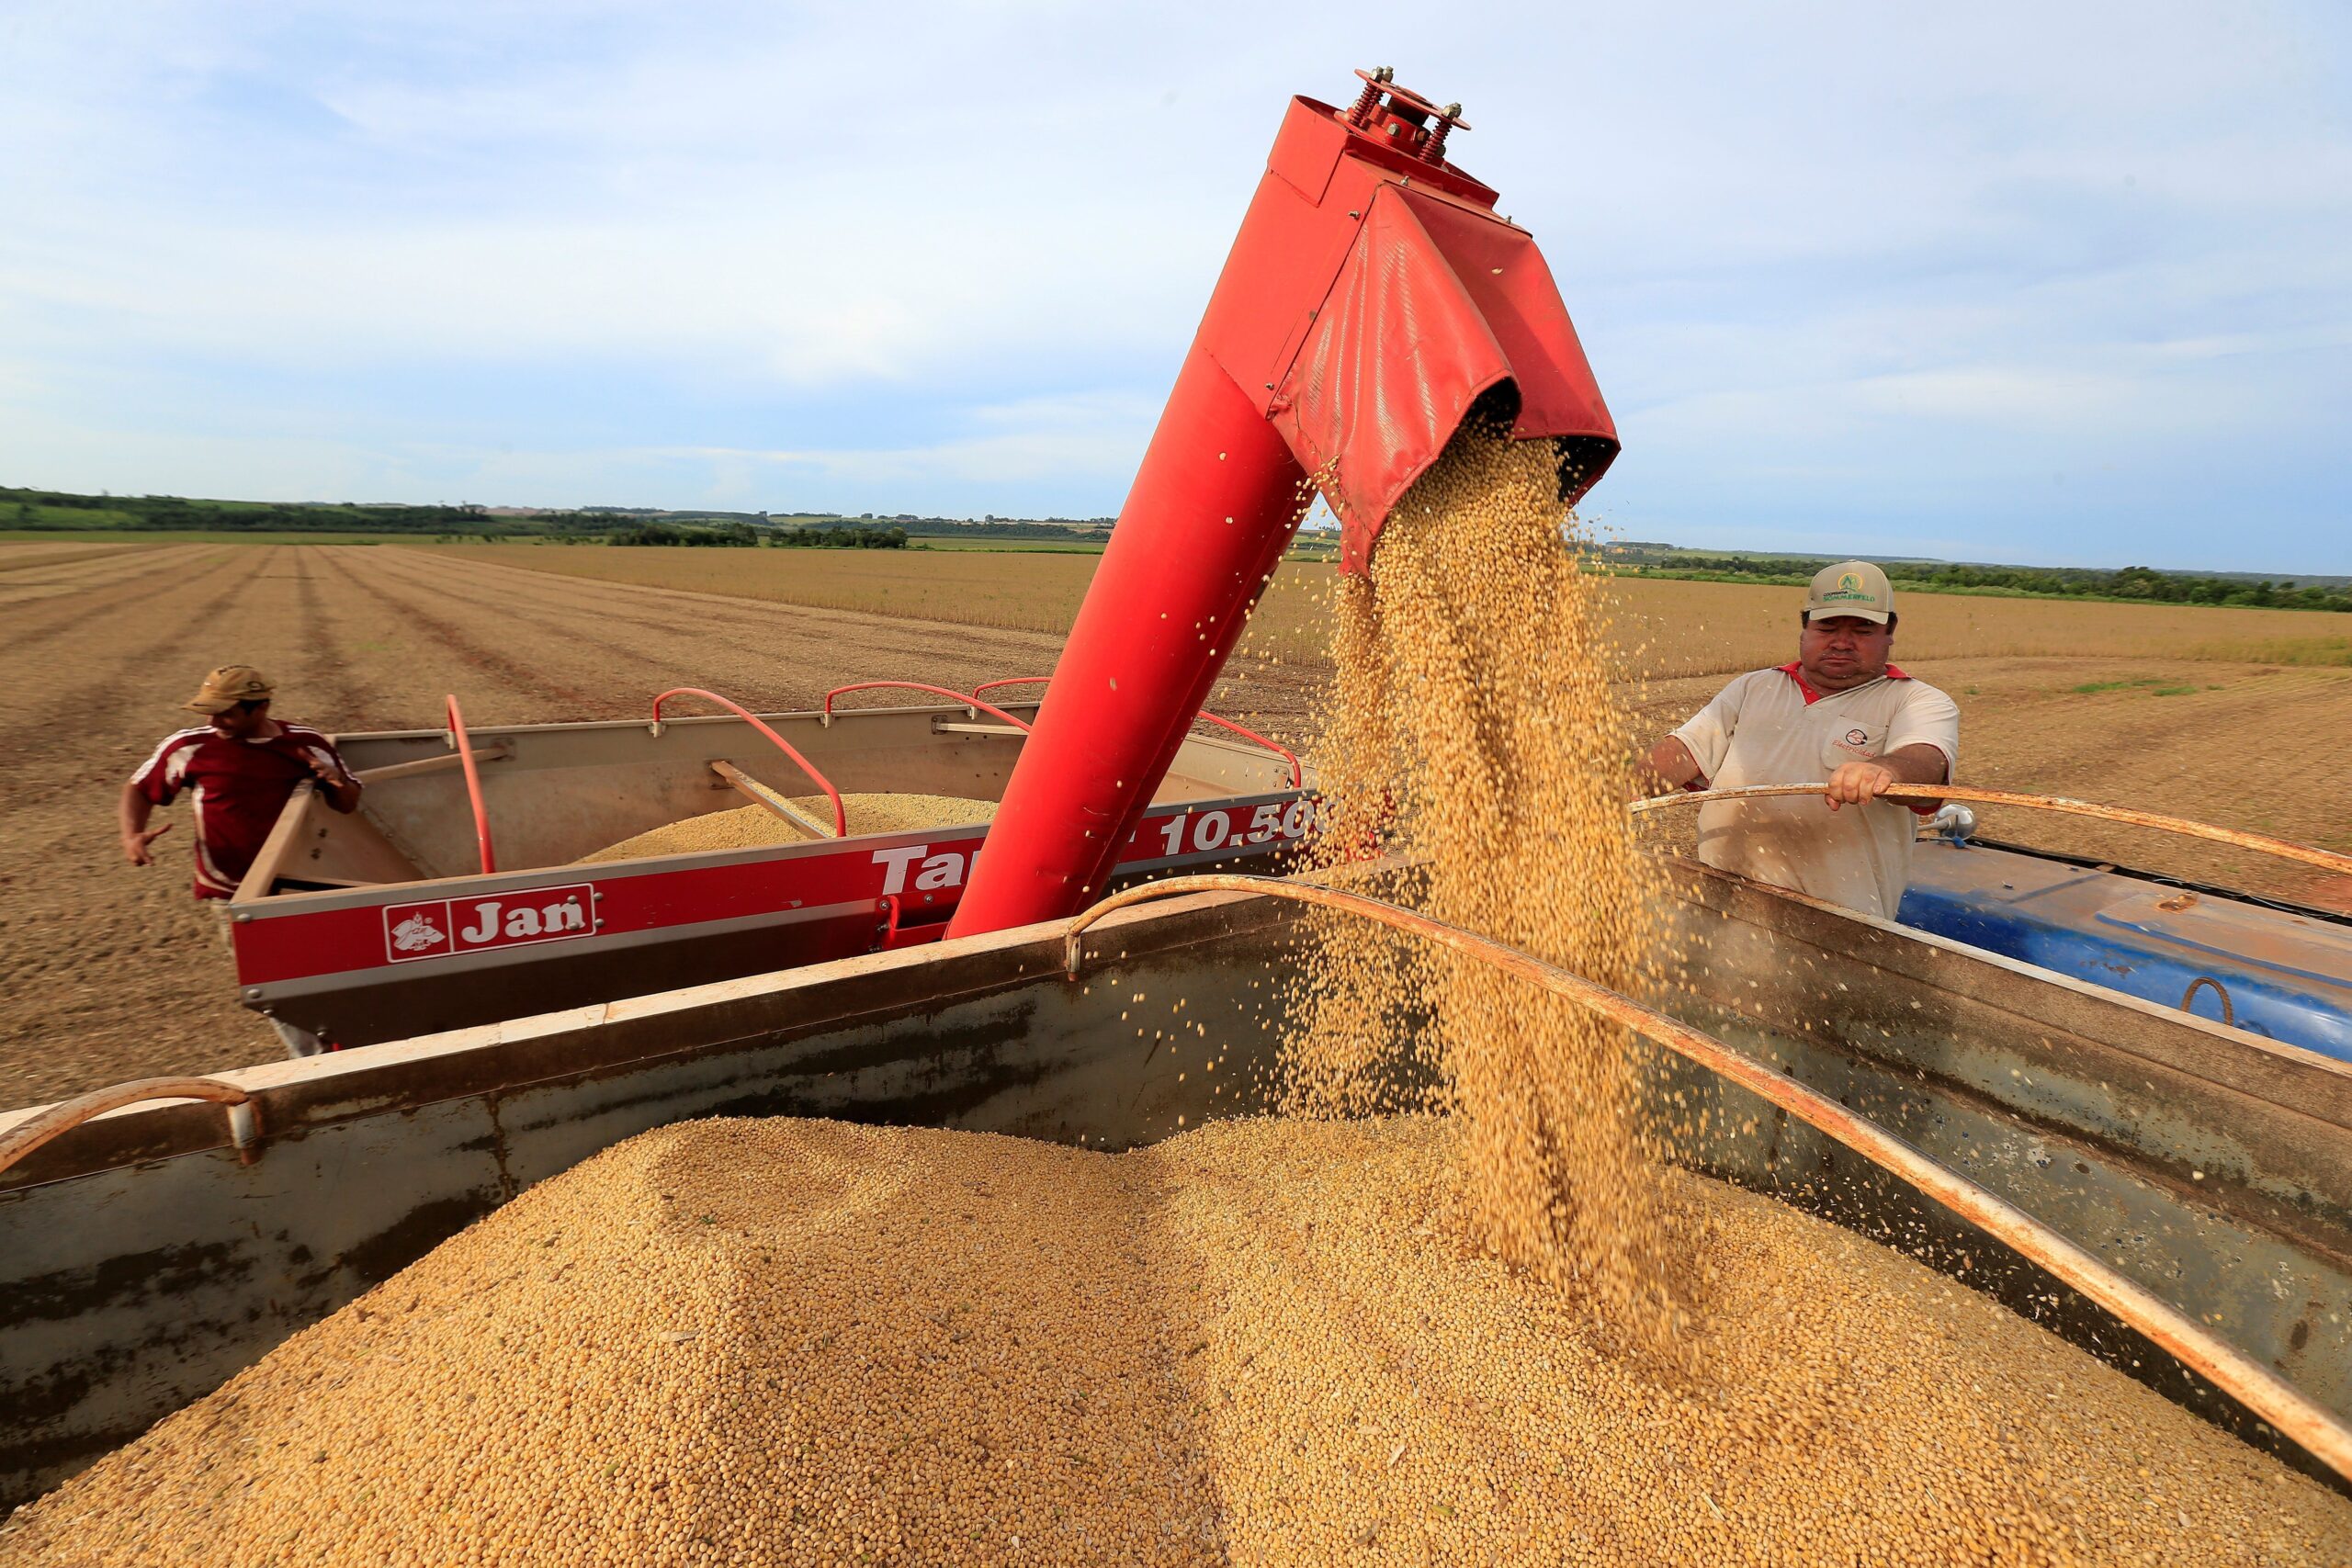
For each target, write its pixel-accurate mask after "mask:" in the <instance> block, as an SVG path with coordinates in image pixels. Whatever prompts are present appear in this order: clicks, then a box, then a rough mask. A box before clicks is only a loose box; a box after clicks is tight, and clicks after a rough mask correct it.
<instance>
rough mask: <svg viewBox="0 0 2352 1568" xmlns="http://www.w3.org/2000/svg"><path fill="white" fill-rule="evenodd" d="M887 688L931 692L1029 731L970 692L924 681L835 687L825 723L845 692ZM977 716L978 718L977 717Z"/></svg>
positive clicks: (827, 698)
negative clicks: (837, 700) (951, 689)
mask: <svg viewBox="0 0 2352 1568" xmlns="http://www.w3.org/2000/svg"><path fill="white" fill-rule="evenodd" d="M886 686H895V687H898V688H900V689H902V690H905V691H909V692H929V693H930V694H932V695H933V696H936V697H946V698H949V699H950V700H952V701H955V702H958V703H961V704H963V705H964V706H965V707H966V708H967V709H972V708H977V709H978V710H979V712H980V713H985V714H988V715H989V716H992V717H996V718H1001V719H1002V720H1004V722H1005V723H1007V724H1009V725H1011V726H1012V728H1015V729H1018V730H1020V731H1021V732H1022V733H1023V734H1024V735H1025V734H1027V733H1028V731H1029V724H1028V721H1027V720H1025V719H1018V718H1015V717H1013V716H1012V715H1011V714H1009V713H1007V712H1005V711H1004V710H1003V709H1002V708H1001V707H999V706H997V705H995V704H994V703H984V702H982V701H980V699H979V698H978V697H977V696H975V695H973V694H971V693H969V692H954V691H950V690H948V689H947V688H946V687H945V686H933V685H930V684H928V683H927V682H922V681H854V682H851V683H850V684H848V685H846V686H835V687H834V688H833V689H832V690H831V691H830V692H827V693H826V694H825V722H826V723H827V724H831V723H832V722H833V699H834V698H835V697H838V696H840V695H841V694H842V693H843V692H873V691H879V690H881V689H882V688H884V687H886ZM976 716H977V715H976Z"/></svg>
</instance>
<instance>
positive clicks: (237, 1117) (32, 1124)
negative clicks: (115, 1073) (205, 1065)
mask: <svg viewBox="0 0 2352 1568" xmlns="http://www.w3.org/2000/svg"><path fill="white" fill-rule="evenodd" d="M142 1100H209V1101H210V1102H211V1103H213V1104H215V1105H225V1106H227V1107H228V1108H229V1142H230V1144H231V1145H232V1146H234V1147H235V1148H236V1150H237V1153H238V1156H239V1157H240V1158H242V1159H243V1161H244V1162H245V1163H246V1164H248V1165H250V1164H252V1163H253V1148H254V1141H255V1140H256V1138H258V1136H259V1135H260V1128H259V1125H258V1123H257V1122H256V1120H255V1118H254V1107H253V1097H252V1096H250V1095H248V1094H247V1093H246V1092H245V1091H244V1090H243V1089H239V1088H238V1087H237V1086H236V1085H235V1084H232V1083H223V1082H221V1081H220V1079H219V1078H186V1077H182V1078H133V1079H131V1080H130V1082H129V1083H119V1084H115V1085H113V1086H111V1087H109V1088H107V1089H92V1090H91V1091H90V1092H89V1093H87V1094H77V1095H75V1096H74V1098H73V1099H71V1100H59V1101H58V1102H57V1103H56V1104H55V1105H52V1106H51V1107H50V1108H49V1109H48V1110H46V1111H35V1112H34V1113H33V1114H32V1115H30V1116H28V1117H26V1118H25V1119H24V1120H23V1121H21V1122H17V1124H16V1125H15V1126H13V1127H11V1128H9V1129H8V1130H7V1131H6V1132H5V1133H0V1170H6V1169H7V1168H9V1167H10V1166H12V1165H14V1164H16V1163H17V1161H18V1160H20V1159H22V1158H24V1157H25V1156H27V1155H28V1154H31V1153H32V1152H33V1151H34V1150H35V1149H37V1148H40V1146H41V1145H43V1144H46V1143H48V1142H50V1141H51V1139H53V1138H57V1137H61V1136H62V1135H63V1134H67V1133H70V1132H72V1131H73V1130H74V1128H76V1127H78V1126H80V1125H81V1124H82V1123H83V1122H87V1121H88V1120H90V1118H92V1117H93V1116H103V1115H105V1114H106V1113H107V1111H119V1110H121V1109H122V1108H123V1107H124V1106H126V1105H137V1104H139V1103H140V1102H141V1101H142Z"/></svg>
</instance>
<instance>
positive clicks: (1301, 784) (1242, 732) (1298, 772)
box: [1197, 708, 1306, 789]
mask: <svg viewBox="0 0 2352 1568" xmlns="http://www.w3.org/2000/svg"><path fill="white" fill-rule="evenodd" d="M1197 717H1200V718H1204V719H1207V720H1208V721H1209V722H1210V723H1211V724H1215V725H1221V726H1223V727H1224V728H1227V729H1230V730H1231V731H1233V733H1234V734H1236V735H1238V736H1240V737H1241V738H1242V739H1245V740H1254V741H1256V742H1257V743H1258V744H1259V745H1261V746H1263V747H1264V748H1265V749H1266V750H1269V751H1272V753H1274V755H1276V756H1277V757H1280V758H1281V759H1282V760H1283V761H1285V762H1288V763H1289V764H1290V787H1291V788H1293V789H1304V788H1306V767H1305V766H1304V765H1302V764H1301V763H1300V761H1299V760H1298V753H1297V752H1295V751H1293V750H1291V749H1290V748H1289V747H1287V746H1284V745H1283V744H1282V743H1280V742H1279V741H1274V740H1269V739H1266V738H1265V737H1264V736H1262V735H1261V734H1259V733H1258V732H1257V731H1256V730H1254V729H1247V728H1243V727H1242V726H1240V725H1238V724H1236V723H1234V722H1233V721H1232V720H1231V719H1229V718H1226V717H1223V716H1220V715H1217V714H1213V713H1211V712H1209V710H1208V709H1206V708H1203V709H1202V710H1201V711H1200V713H1199V714H1198V715H1197Z"/></svg>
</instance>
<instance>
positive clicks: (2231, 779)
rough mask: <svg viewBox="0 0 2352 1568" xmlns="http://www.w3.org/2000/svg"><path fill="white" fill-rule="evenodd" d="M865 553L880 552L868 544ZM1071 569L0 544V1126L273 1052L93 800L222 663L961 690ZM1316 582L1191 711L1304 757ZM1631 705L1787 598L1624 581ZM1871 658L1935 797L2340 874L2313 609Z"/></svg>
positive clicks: (176, 873) (563, 714)
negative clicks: (1205, 706)
mask: <svg viewBox="0 0 2352 1568" xmlns="http://www.w3.org/2000/svg"><path fill="white" fill-rule="evenodd" d="M886 554H887V555H888V557H889V558H887V559H886V558H882V557H883V556H884V555H886ZM1093 565H1094V559H1093V558H1091V557H1083V556H1047V555H1039V554H1035V553H1028V552H1022V553H1012V552H1007V553H1001V554H980V553H974V554H966V553H960V552H945V551H940V552H918V553H910V554H907V555H904V556H901V555H899V553H898V552H847V551H842V552H835V551H821V552H820V551H800V550H795V551H790V552H786V551H783V550H761V551H751V550H695V549H610V548H603V547H572V548H564V547H527V546H492V547H408V546H372V547H365V546H350V545H310V544H297V545H242V544H221V543H210V542H193V541H191V542H179V541H163V542H153V543H140V544H109V543H100V542H93V541H88V540H57V541H47V540H44V541H38V542H29V543H0V651H5V652H6V655H7V656H8V667H9V668H10V669H11V671H14V672H15V675H14V678H13V679H12V680H10V681H9V682H5V683H0V728H5V729H6V735H7V745H6V750H5V751H0V1105H24V1104H30V1103H37V1102H40V1101H42V1100H51V1099H55V1098H58V1097H60V1096H62V1095H65V1094H69V1093H73V1092H75V1091H77V1090H80V1089H87V1088H91V1087H94V1086H96V1085H98V1084H102V1083H107V1082H111V1081H114V1080H117V1079H120V1078H126V1077H139V1076H142V1075H145V1074H151V1073H163V1072H204V1071H212V1070H218V1069H220V1068H224V1067H229V1066H241V1065H243V1064H246V1063H249V1062H253V1061H256V1060H262V1059H266V1058H267V1057H269V1056H271V1055H275V1054H276V1053H277V1043H276V1040H275V1038H274V1037H273V1036H272V1035H270V1034H269V1032H268V1031H267V1030H266V1027H265V1026H264V1025H263V1024H262V1023H261V1021H259V1020H258V1019H256V1018H254V1016H253V1015H251V1014H249V1013H247V1012H245V1011H244V1010H243V1009H241V1008H239V1007H238V1006H236V1004H235V1002H234V1000H233V995H232V987H231V985H230V973H229V967H228V954H227V952H226V949H225V947H224V946H223V945H222V943H221V942H220V938H219V936H218V934H217V932H216V931H215V930H214V927H213V923H212V920H211V919H210V917H209V914H208V913H207V912H205V911H203V910H201V909H199V908H197V907H196V906H195V905H194V904H193V902H192V901H191V900H190V899H189V897H188V896H187V863H186V857H187V838H186V835H187V823H186V820H185V818H186V812H185V810H184V808H181V807H174V808H172V809H171V810H169V811H167V812H164V813H161V814H159V818H158V819H159V820H174V821H175V823H176V825H175V829H174V830H173V832H172V833H171V834H169V835H167V836H166V837H165V838H164V839H163V840H161V841H160V842H159V844H158V845H157V848H158V850H159V852H161V858H160V861H159V863H158V864H157V865H155V866H153V867H150V868H147V869H144V870H139V869H134V868H132V867H130V866H128V865H126V864H125V863H123V861H122V859H121V855H120V852H119V850H118V848H117V846H116V835H115V829H114V808H115V799H116V796H117V794H118V793H119V789H120V787H121V783H122V781H123V779H124V778H125V777H127V776H128V775H129V774H130V772H131V771H132V770H133V769H134V768H135V767H137V766H138V764H139V763H140V761H141V760H142V759H143V758H144V757H145V756H146V754H147V752H148V751H149V750H152V749H153V746H154V744H155V743H156V741H157V740H158V739H161V738H162V737H163V736H164V735H165V734H168V733H170V732H171V731H172V730H174V729H177V728H183V727H184V725H185V723H186V722H187V716H185V715H184V714H183V713H182V712H181V711H180V709H179V708H178V706H177V705H178V704H179V703H180V702H181V701H182V700H183V699H184V698H185V696H186V695H187V693H188V692H189V691H190V690H192V689H193V688H194V685H195V683H196V682H197V680H198V677H199V676H200V675H201V674H202V672H203V671H205V670H206V669H208V668H209V667H211V666H213V665H216V664H220V663H227V662H231V661H244V662H250V663H253V664H255V665H258V666H259V667H260V668H262V669H263V670H264V671H266V672H268V673H269V675H270V676H271V677H272V678H273V679H274V680H275V681H276V682H277V685H278V690H279V693H280V696H279V700H278V709H279V711H280V712H281V713H282V714H283V715H284V716H288V717H292V718H298V719H301V720H303V721H305V722H309V723H312V724H316V725H318V726H319V727H320V728H325V729H328V730H364V729H386V728H406V727H424V726H437V725H438V723H439V722H440V720H439V712H440V705H441V699H442V695H443V694H445V693H447V692H453V691H454V692H456V693H457V694H459V696H460V697H461V698H462V699H463V700H464V702H465V705H466V709H467V713H468V716H469V718H471V719H475V720H476V721H477V722H481V723H488V724H499V723H517V722H524V721H530V720H553V719H564V718H616V717H624V716H638V715H639V714H641V713H642V712H643V711H644V705H645V703H646V701H647V699H648V698H649V697H650V695H651V694H653V693H655V692H657V691H660V690H662V689H663V688H664V687H667V686H673V685H679V684H694V685H704V686H709V687H711V688H713V689H715V690H718V691H721V692H725V693H727V694H729V695H730V696H733V697H735V698H737V699H738V700H739V701H741V702H744V703H746V704H748V705H752V706H753V707H755V708H759V709H764V710H774V709H780V708H793V707H800V706H806V705H813V704H814V703H815V701H816V700H817V699H819V698H820V696H821V695H822V694H823V693H824V691H825V690H826V689H827V688H829V687H831V686H834V685H838V684H842V683H843V682H850V681H857V680H876V679H906V680H920V681H928V682H936V683H939V684H944V685H950V686H956V687H962V688H968V686H969V684H970V683H971V682H978V681H982V680H988V679H991V678H994V677H997V676H1002V675H1025V674H1042V673H1046V672H1047V671H1050V670H1051V668H1052V665H1053V661H1054V658H1055V655H1056V652H1057V649H1058V646H1059V642H1060V634H1061V632H1062V630H1063V628H1064V627H1066V626H1067V625H1068V624H1069V615H1070V613H1071V612H1072V611H1073V610H1074V609H1075V607H1076V604H1077V602H1078V599H1079V597H1080V594H1082V593H1083V592H1084V587H1085V582H1086V580H1087V577H1088V575H1089V574H1090V573H1091V570H1092V569H1093ZM1328 581H1329V568H1326V567H1321V566H1317V565H1311V564H1306V563H1295V564H1294V565H1293V566H1291V567H1288V568H1285V569H1284V572H1283V577H1282V578H1281V579H1279V580H1278V581H1277V584H1276V586H1275V589H1274V590H1273V591H1272V592H1270V593H1269V595H1268V598H1267V602H1266V604H1265V607H1264V609H1263V611H1262V612H1261V624H1260V625H1259V626H1256V627H1254V628H1253V631H1252V634H1251V636H1250V638H1249V639H1248V640H1247V641H1246V642H1245V644H1244V647H1243V650H1242V653H1241V654H1240V655H1239V656H1238V658H1237V659H1236V660H1235V661H1234V663H1233V665H1232V666H1231V667H1230V668H1229V670H1228V675H1227V681H1226V682H1224V684H1223V685H1221V686H1220V688H1219V690H1218V693H1217V694H1216V705H1217V707H1218V709H1219V711H1221V712H1225V713H1228V714H1231V715H1233V716H1238V717H1244V718H1245V719H1247V720H1248V721H1249V722H1251V723H1254V724H1259V725H1261V727H1262V728H1268V729H1269V730H1271V731H1272V732H1274V733H1276V734H1278V735H1281V736H1283V737H1284V738H1286V739H1303V738H1304V737H1305V735H1306V731H1307V728H1308V716H1309V714H1310V711H1311V709H1312V707H1313V705H1314V702H1315V700H1316V695H1317V692H1318V690H1319V689H1320V686H1321V683H1322V681H1323V679H1324V677H1325V675H1326V673H1327V670H1326V666H1325V663H1324V656H1323V642H1322V629H1321V603H1322V588H1323V585H1324V584H1325V583H1327V582H1328ZM1623 593H1624V598H1623V612H1622V614H1621V615H1620V626H1621V633H1620V637H1621V642H1622V644H1623V662H1624V667H1625V674H1626V680H1627V685H1628V696H1629V699H1630V701H1631V702H1632V703H1633V705H1634V708H1635V711H1636V713H1637V715H1638V717H1639V722H1640V724H1641V725H1642V726H1643V727H1644V728H1655V729H1662V728H1666V727H1667V726H1668V725H1671V724H1672V723H1675V722H1678V721H1679V719H1680V717H1681V716H1684V715H1685V714H1687V713H1688V712H1689V711H1690V710H1691V709H1692V708H1694V707H1695V706H1697V705H1699V704H1700V703H1702V702H1703V701H1704V700H1705V699H1706V697H1707V696H1708V695H1710V694H1712V693H1713V690H1714V689H1715V687H1716V685H1717V684H1719V683H1720V681H1721V679H1722V677H1723V676H1724V675H1725V674H1728V673H1731V672H1733V671H1739V670H1746V669H1751V668H1756V667H1758V666H1761V665H1766V664H1773V663H1780V662H1782V661H1784V660H1787V659H1789V658H1791V657H1792V656H1793V637H1792V631H1793V623H1794V616H1795V605H1796V603H1797V591H1796V590H1793V589H1787V588H1773V587H1760V586H1758V587H1751V586H1746V585H1737V584H1717V583H1699V582H1661V581H1636V582H1629V583H1626V584H1624V585H1623ZM1904 610H1905V621H1904V626H1903V628H1902V631H1901V633H1900V635H1899V637H1898V639H1897V644H1898V648H1897V658H1898V660H1900V661H1901V662H1903V664H1904V665H1905V668H1906V669H1909V670H1910V671H1913V672H1914V673H1915V674H1917V675H1918V676H1920V677H1921V678H1923V679H1927V680H1930V681H1933V682H1936V683H1938V684H1939V685H1941V686H1943V687H1945V688H1946V689H1947V690H1949V691H1950V692H1951V693H1952V694H1953V695H1954V696H1955V697H1956V698H1957V699H1958V700H1959V702H1960V705H1961V709H1962V724H1963V728H1962V778H1963V779H1964V780H1965V781H1966V782H1971V783H1976V784H1987V785H1992V786H1995V787H2001V788H2010V789H2018V790H2025V791H2031V792H2040V793H2052V794H2062V795H2075V796H2080V797H2083V798H2087V799H2093V800H2101V801H2108V802H2111V803H2114V804H2117V805H2124V806H2136V807H2143V808H2146V809H2151V810H2156V811H2168V812H2172V813H2174V814H2177V815H2181V816H2187V817H2194V818H2201V819H2203V820H2208V821H2213V822H2220V823H2223V824H2226V825H2230V826H2236V827H2244V828H2251V829H2256V830H2259V831H2264V832H2269V833H2274V834H2278V835H2279V836H2282V837H2287V838H2292V839H2300V840H2304V841H2307V842H2313V843H2319V844H2324V845H2326V846H2328V847H2330V848H2335V849H2339V850H2352V782H2347V781H2352V668H2346V667H2345V664H2346V660H2352V641H2347V639H2346V635H2345V634H2346V631H2352V628H2339V626H2338V625H2337V618H2336V617H2333V616H2327V615H2312V614H2297V613H2294V612H2285V611H2239V610H2206V609H2186V608H2161V607H2141V606H2135V605H2120V604H2051V603H2045V602H2039V601H2030V600H2004V599H1989V598H1960V597H1928V596H1924V595H1922V596H1914V597H1912V598H1911V599H1910V600H1909V601H1908V602H1907V603H1906V604H1905V606H1904ZM2013 816H2014V819H2012V818H2010V817H1996V818H1994V819H1993V820H1992V821H1991V822H1989V823H1988V830H1991V831H1995V832H1996V833H1998V834H1999V835H2000V836H2004V837H2008V838H2013V839H2020V840H2029V841H2035V842H2041V843H2046V844H2050V845H2052V846H2053V847H2061V848H2070V849H2075V850H2078V851H2082V852H2089V853H2097V854H2100V855H2104V856H2109V857H2112V858H2116V859H2120V860H2125V861H2129V862H2131V863H2139V864H2154V865H2158V866H2161V867H2163V868H2165V869H2168V870H2175V871H2180V872H2185V873H2189V874H2201V875H2204V876H2208V877H2211V878H2213V879H2216V880H2222V881H2228V882H2233V883H2237V884H2240V885H2247V886H2261V887H2263V888H2265V889H2267V890H2269V891H2274V892H2278V893H2282V894H2287V895H2290V896H2294V897H2301V898H2304V899H2307V900H2311V901H2314V902H2322V903H2327V904H2331V905H2333V906H2335V907H2340V908H2352V888H2347V887H2345V886H2341V885H2337V884H2331V883H2330V882H2329V881H2328V880H2327V879H2324V878H2321V877H2318V876H2315V875H2311V874H2304V873H2302V872H2301V871H2299V870H2296V869H2293V868H2285V869H2281V868H2278V867H2277V866H2274V865H2273V864H2272V863H2267V862H2258V861H2255V860H2252V859H2251V858H2247V857H2233V856H2229V855H2227V854H2226V852H2208V851H2204V850H2199V849H2183V848H2181V847H2179V846H2177V845H2176V844H2175V843H2173V842H2171V841H2168V840H2162V839H2156V838H2153V837H2151V836H2148V835H2144V834H2138V833H2130V832H2127V831H2124V830H2120V829H2117V830H2107V829H2100V828H2098V826H2097V825H2084V824H2078V823H2074V822H2070V821H2044V820H2040V819H2033V818H2025V817H2023V816H2022V815H2016V814H2013Z"/></svg>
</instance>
